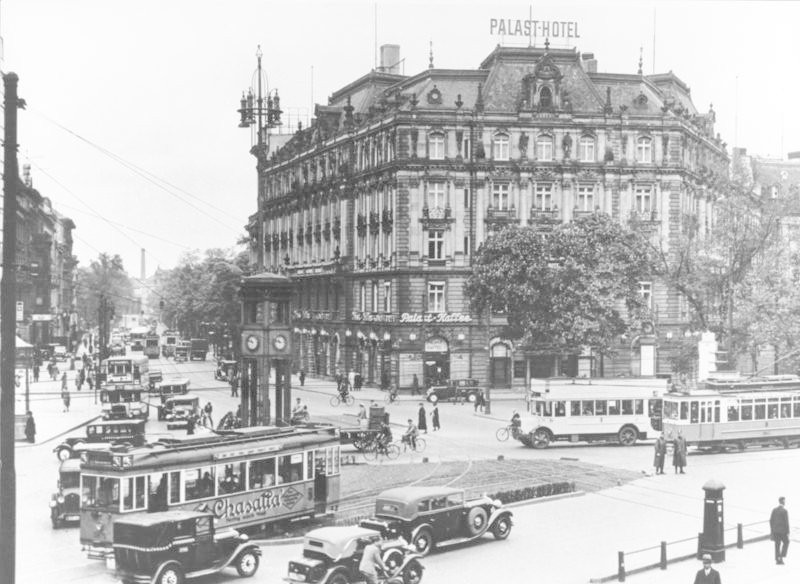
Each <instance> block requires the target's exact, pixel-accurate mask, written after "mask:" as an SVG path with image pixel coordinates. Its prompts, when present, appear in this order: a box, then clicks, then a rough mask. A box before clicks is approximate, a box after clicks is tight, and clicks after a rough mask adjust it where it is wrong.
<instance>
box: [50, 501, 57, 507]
mask: <svg viewBox="0 0 800 584" xmlns="http://www.w3.org/2000/svg"><path fill="white" fill-rule="evenodd" d="M55 506H56V502H55V500H54V499H50V507H51V508H53V507H55Z"/></svg>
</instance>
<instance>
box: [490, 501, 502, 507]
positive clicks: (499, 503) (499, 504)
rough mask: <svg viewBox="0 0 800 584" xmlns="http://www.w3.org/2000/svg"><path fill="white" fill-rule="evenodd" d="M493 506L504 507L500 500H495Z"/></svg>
mask: <svg viewBox="0 0 800 584" xmlns="http://www.w3.org/2000/svg"><path fill="white" fill-rule="evenodd" d="M492 505H494V506H495V507H502V506H503V502H502V501H501V500H500V499H495V500H494V501H492Z"/></svg>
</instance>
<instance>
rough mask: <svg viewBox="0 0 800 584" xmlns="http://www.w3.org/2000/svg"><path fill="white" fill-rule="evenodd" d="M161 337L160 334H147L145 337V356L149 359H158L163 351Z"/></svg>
mask: <svg viewBox="0 0 800 584" xmlns="http://www.w3.org/2000/svg"><path fill="white" fill-rule="evenodd" d="M160 343H161V338H160V337H159V336H158V335H147V336H146V337H145V338H144V356H145V357H147V358H148V359H158V356H159V354H160V353H161V347H160Z"/></svg>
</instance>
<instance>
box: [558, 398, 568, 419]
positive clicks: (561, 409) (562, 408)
mask: <svg viewBox="0 0 800 584" xmlns="http://www.w3.org/2000/svg"><path fill="white" fill-rule="evenodd" d="M555 404H556V417H560V418H563V417H565V416H566V415H567V402H563V401H557V402H555Z"/></svg>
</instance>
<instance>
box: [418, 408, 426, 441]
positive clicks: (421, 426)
mask: <svg viewBox="0 0 800 584" xmlns="http://www.w3.org/2000/svg"><path fill="white" fill-rule="evenodd" d="M417 429H418V430H419V431H420V432H424V433H425V434H427V433H428V420H427V416H426V414H425V406H424V405H423V404H422V402H420V404H419V414H418V415H417Z"/></svg>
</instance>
